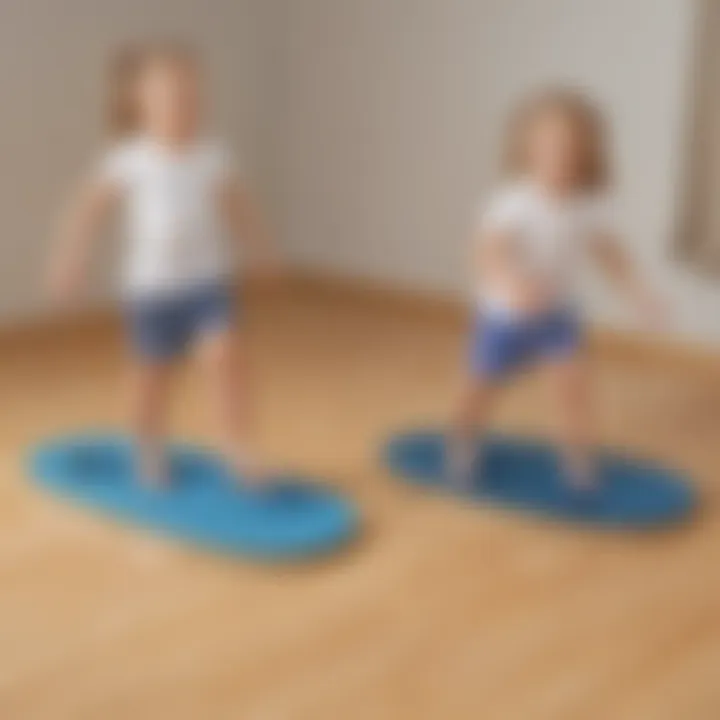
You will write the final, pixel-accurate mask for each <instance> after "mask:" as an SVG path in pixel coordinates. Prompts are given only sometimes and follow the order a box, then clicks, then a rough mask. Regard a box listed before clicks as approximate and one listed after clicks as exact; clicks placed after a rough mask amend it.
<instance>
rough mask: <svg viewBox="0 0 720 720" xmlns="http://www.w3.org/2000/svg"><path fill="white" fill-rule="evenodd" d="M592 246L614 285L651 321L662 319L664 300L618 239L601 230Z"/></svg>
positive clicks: (601, 266) (595, 255)
mask: <svg viewBox="0 0 720 720" xmlns="http://www.w3.org/2000/svg"><path fill="white" fill-rule="evenodd" d="M592 248H593V256H594V258H595V260H596V262H597V263H598V265H599V266H600V268H601V269H602V271H603V273H604V275H605V276H606V277H607V278H608V279H609V280H610V281H611V282H612V283H613V285H614V286H615V287H616V288H617V289H618V290H619V291H620V292H622V293H623V295H624V296H625V297H626V298H627V299H628V300H629V301H630V302H631V303H632V304H633V305H634V306H635V307H636V308H638V310H639V311H640V313H641V314H642V315H643V316H644V317H645V318H647V319H648V320H649V321H650V322H652V323H653V324H658V323H660V322H662V320H664V317H665V307H664V304H663V303H662V301H661V299H660V297H659V296H658V295H657V294H656V293H655V292H654V291H653V290H652V289H651V288H650V287H649V285H648V284H647V283H646V282H645V280H644V279H643V278H642V277H641V275H640V273H639V272H638V269H637V266H636V264H635V263H634V262H633V261H632V258H631V257H630V255H629V254H628V253H627V252H626V250H625V249H624V248H623V246H622V244H621V243H620V241H619V239H618V238H617V237H616V236H614V235H612V234H602V235H599V236H598V237H597V238H596V239H595V242H594V243H593V244H592Z"/></svg>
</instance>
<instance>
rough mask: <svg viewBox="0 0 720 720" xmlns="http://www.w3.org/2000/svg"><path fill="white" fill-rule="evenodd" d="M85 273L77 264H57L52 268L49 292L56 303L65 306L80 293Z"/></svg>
mask: <svg viewBox="0 0 720 720" xmlns="http://www.w3.org/2000/svg"><path fill="white" fill-rule="evenodd" d="M82 282H83V272H82V269H81V268H80V267H79V265H78V264H77V263H72V262H56V263H54V264H53V265H52V266H51V268H50V274H49V278H48V290H49V293H50V297H51V298H52V300H54V301H55V302H57V303H59V304H62V305H65V304H68V303H69V302H70V301H71V300H73V299H74V298H75V297H77V295H78V294H79V292H80V289H81V287H82Z"/></svg>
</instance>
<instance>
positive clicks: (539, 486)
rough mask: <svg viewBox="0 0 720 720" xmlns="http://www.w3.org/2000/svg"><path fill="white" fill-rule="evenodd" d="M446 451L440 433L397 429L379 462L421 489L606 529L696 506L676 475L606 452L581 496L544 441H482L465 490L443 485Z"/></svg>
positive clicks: (650, 524) (652, 521) (644, 523)
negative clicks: (589, 489) (589, 490)
mask: <svg viewBox="0 0 720 720" xmlns="http://www.w3.org/2000/svg"><path fill="white" fill-rule="evenodd" d="M445 448H446V442H445V437H444V436H443V434H442V433H440V432H433V431H416V432H408V433H403V434H400V435H397V436H395V437H394V438H392V439H391V440H390V441H389V442H388V444H387V446H386V447H385V450H384V461H385V463H386V464H387V466H388V467H389V469H390V470H391V471H392V472H393V473H394V474H396V475H398V476H400V477H401V478H402V479H404V480H406V481H407V482H410V483H412V484H414V485H418V486H420V487H422V488H426V489H434V490H440V491H445V492H448V493H453V492H455V493H457V494H461V495H462V497H463V498H465V499H467V500H470V501H478V502H481V503H482V502H487V503H490V504H497V505H502V506H506V507H508V508H511V509H517V510H522V511H527V512H532V513H535V514H537V515H540V516H544V517H548V518H554V519H558V520H566V521H573V522H578V523H586V524H592V525H597V526H605V527H608V528H616V529H626V530H633V529H638V530H641V529H650V528H660V527H663V526H666V525H670V524H674V523H678V522H681V521H683V520H686V519H687V518H689V517H690V516H691V515H692V513H693V511H694V510H695V508H696V507H697V498H696V495H695V492H694V491H693V489H692V487H691V486H690V484H689V483H688V482H687V481H686V480H685V479H684V478H683V477H682V476H680V475H678V474H676V473H674V472H672V471H670V470H666V469H663V468H660V467H657V466H655V465H652V464H650V463H647V462H644V461H639V460H633V459H630V458H625V457H622V456H620V455H617V454H614V453H610V452H600V453H599V454H598V474H599V475H598V480H599V484H598V487H597V489H596V490H594V491H593V492H592V493H591V494H587V495H583V494H582V493H580V492H578V491H572V490H570V489H569V488H568V486H567V484H566V483H565V482H564V480H563V477H562V474H561V472H560V469H559V461H558V457H557V453H556V452H555V451H554V450H553V448H552V447H551V446H550V445H547V444H545V443H542V442H535V441H530V440H522V439H517V438H511V437H500V436H492V437H489V438H487V439H486V440H485V441H484V442H483V444H482V451H481V452H478V461H477V462H476V463H475V467H474V469H473V477H472V479H471V481H470V482H469V483H468V487H467V489H466V490H464V491H463V490H456V489H454V488H452V487H450V484H449V483H448V482H447V472H446V470H445V467H446V463H445V452H446V451H445Z"/></svg>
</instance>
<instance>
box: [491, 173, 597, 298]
mask: <svg viewBox="0 0 720 720" xmlns="http://www.w3.org/2000/svg"><path fill="white" fill-rule="evenodd" d="M601 208H602V203H601V202H600V201H599V200H598V199H597V198H595V197H590V196H577V197H573V198H568V199H565V200H553V199H551V198H549V197H547V196H544V195H543V194H542V193H541V192H540V191H539V190H538V189H537V188H535V187H533V186H532V185H529V184H526V183H522V184H520V183H519V184H517V185H513V186H510V187H509V188H506V189H505V190H504V191H503V192H501V193H500V194H499V195H498V196H497V197H496V198H495V199H494V201H493V202H492V203H491V204H490V206H489V208H488V209H487V210H486V211H485V213H484V214H483V216H482V218H481V229H483V230H484V231H485V232H488V231H489V232H493V231H500V232H502V233H503V234H504V235H507V237H508V242H509V243H511V246H510V247H509V248H508V249H509V253H510V256H511V257H512V261H513V262H514V263H516V264H517V265H516V267H517V271H518V274H519V275H520V276H521V277H523V278H525V279H526V280H527V282H528V283H533V284H535V285H537V286H538V287H539V288H541V290H542V291H543V292H545V293H546V294H547V297H548V302H549V303H550V304H555V305H562V304H572V303H574V302H575V295H576V294H577V278H578V275H579V274H580V271H581V266H582V263H583V259H584V257H585V255H586V252H587V248H588V244H589V243H590V242H592V241H593V239H594V237H595V236H596V235H597V233H598V232H601V231H602V229H603V228H604V224H605V220H604V218H603V217H602V215H603V213H604V211H603V210H602V209H601ZM481 301H482V302H483V304H484V305H486V306H488V307H490V308H500V309H502V308H503V306H506V305H508V304H509V303H508V300H507V298H504V297H503V290H502V289H501V288H499V287H494V286H493V283H492V279H489V280H488V281H487V282H486V283H485V285H484V286H483V288H482V289H481Z"/></svg>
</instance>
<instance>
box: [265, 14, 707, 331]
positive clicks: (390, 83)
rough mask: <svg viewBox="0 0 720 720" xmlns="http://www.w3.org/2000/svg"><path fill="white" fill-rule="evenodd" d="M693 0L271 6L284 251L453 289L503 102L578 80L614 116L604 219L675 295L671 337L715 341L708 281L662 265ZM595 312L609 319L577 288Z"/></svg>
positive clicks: (605, 301) (611, 316)
mask: <svg viewBox="0 0 720 720" xmlns="http://www.w3.org/2000/svg"><path fill="white" fill-rule="evenodd" d="M693 5H694V3H693V2H691V1H690V0H542V1H538V0H442V2H441V1H439V0H362V1H360V0H303V1H302V2H288V3H287V4H286V16H285V23H284V25H283V26H282V27H280V26H278V27H279V28H280V29H279V30H278V31H280V30H282V32H284V33H285V37H286V62H285V65H284V72H281V73H279V75H278V78H277V80H276V81H275V84H276V85H277V86H278V87H283V88H284V89H285V90H284V92H286V95H287V97H285V98H284V99H282V102H281V103H280V105H279V106H278V107H281V108H283V110H284V111H285V112H286V113H287V116H286V117H287V119H286V122H285V123H284V124H281V126H280V128H279V130H278V140H277V144H278V146H279V147H281V148H282V150H283V161H284V165H283V170H282V172H281V173H279V174H278V176H277V177H278V180H279V186H278V188H277V193H278V196H279V197H281V198H282V199H283V205H284V208H285V212H284V218H285V231H286V234H287V236H288V238H289V242H290V245H291V247H292V249H293V252H294V254H295V256H296V258H297V259H298V261H300V262H302V263H305V264H308V265H312V266H321V267H324V268H328V269H330V270H332V271H334V272H339V273H350V274H358V275H368V276H373V277H382V278H387V279H390V280H393V281H397V282H405V283H408V284H412V285H422V286H429V287H436V288H439V289H442V290H446V291H449V292H459V293H460V292H465V291H466V290H467V288H468V286H469V282H468V272H467V270H466V267H467V263H466V262H465V261H466V258H467V254H466V246H467V230H468V227H469V223H470V220H471V217H472V214H473V207H474V204H475V202H476V200H477V198H478V197H479V196H481V195H483V194H484V193H486V192H487V190H488V189H489V187H490V186H491V184H492V182H493V175H494V168H495V164H496V157H497V138H498V132H499V129H500V127H501V125H502V119H503V117H504V116H505V113H506V111H507V109H508V107H509V106H510V105H511V104H512V102H513V101H514V100H515V99H516V98H517V97H518V96H519V95H521V94H522V93H523V92H524V91H525V90H526V89H528V88H531V87H534V86H535V85H537V84H538V83H544V82H547V81H555V80H565V81H570V82H574V83H578V84H581V85H584V86H586V87H587V88H588V90H589V91H590V92H592V93H593V94H594V95H596V96H597V97H598V98H599V99H600V101H601V102H602V103H603V104H604V106H605V108H606V109H607V111H608V114H609V115H610V117H611V119H612V121H613V122H614V124H615V127H616V136H617V146H618V147H617V149H618V161H619V175H620V178H621V183H620V188H619V190H620V200H619V203H618V217H619V222H620V225H621V227H622V228H623V229H624V230H625V231H626V232H627V237H628V239H629V243H630V245H631V247H632V249H633V251H634V252H635V254H636V255H637V256H638V257H639V258H640V259H641V260H642V262H643V265H644V267H645V268H646V270H647V272H648V273H650V274H652V275H653V276H654V277H655V278H656V281H657V283H658V284H659V285H660V286H662V287H663V288H664V289H665V291H666V292H667V293H668V295H669V296H670V297H671V298H672V300H673V301H674V303H675V304H676V325H675V327H673V328H672V330H671V332H677V333H679V334H683V335H688V336H691V337H693V338H695V339H698V340H700V341H705V340H713V341H720V320H719V319H718V318H720V288H718V287H717V286H716V285H715V284H712V283H710V282H708V281H704V280H702V279H700V278H699V277H697V276H695V275H693V274H692V273H690V272H687V271H686V270H685V269H683V268H682V267H681V266H679V265H678V264H677V263H676V262H675V261H674V260H673V259H672V247H673V233H674V231H675V224H676V204H677V203H676V198H677V188H678V182H679V178H680V175H681V160H682V150H683V136H684V127H683V125H684V122H685V114H686V113H685V110H686V107H687V104H688V103H687V93H688V87H687V82H686V79H687V72H688V64H689V60H690V57H691V49H692V30H693ZM588 295H589V304H590V307H591V309H592V312H593V314H594V315H595V316H596V317H598V318H601V319H604V320H607V321H611V322H613V323H624V322H626V321H627V319H628V315H627V313H626V312H624V311H620V310H619V309H618V307H617V304H616V303H615V302H613V299H612V298H611V296H610V294H609V293H608V292H601V291H599V290H598V289H597V287H596V284H595V283H589V284H588Z"/></svg>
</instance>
